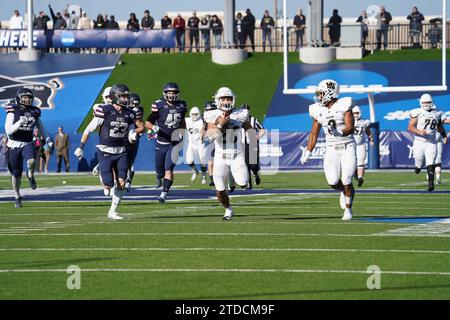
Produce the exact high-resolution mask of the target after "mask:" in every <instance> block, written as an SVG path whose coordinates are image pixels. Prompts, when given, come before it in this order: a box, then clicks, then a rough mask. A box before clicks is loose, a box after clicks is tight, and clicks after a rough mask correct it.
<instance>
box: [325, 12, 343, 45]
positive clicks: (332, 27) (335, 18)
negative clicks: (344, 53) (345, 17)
mask: <svg viewBox="0 0 450 320" xmlns="http://www.w3.org/2000/svg"><path fill="white" fill-rule="evenodd" d="M341 23H342V18H341V16H340V15H339V11H338V9H333V15H332V16H331V17H330V20H328V34H329V36H330V40H331V45H332V46H334V45H338V44H339V40H340V38H341Z"/></svg>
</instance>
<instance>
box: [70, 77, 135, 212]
mask: <svg viewBox="0 0 450 320" xmlns="http://www.w3.org/2000/svg"><path fill="white" fill-rule="evenodd" d="M129 96H130V90H129V89H128V87H127V86H126V85H124V84H116V85H114V86H112V88H111V92H110V98H111V104H105V105H100V106H98V107H97V109H96V110H95V111H94V115H95V116H94V118H93V119H92V120H91V122H90V123H89V125H88V126H87V128H86V129H85V130H84V133H83V136H82V137H81V142H80V146H79V147H78V148H77V149H76V150H75V152H74V154H75V156H77V157H78V158H79V159H81V158H82V157H83V155H84V152H83V148H84V146H85V144H86V142H87V140H88V138H89V134H90V133H91V132H93V131H95V130H96V129H97V128H100V130H99V144H98V145H97V155H98V160H99V169H100V177H101V181H102V183H103V186H104V193H105V195H110V196H111V197H112V202H111V208H110V209H109V212H108V218H109V219H112V220H121V219H123V218H122V217H121V216H120V215H119V214H118V213H117V207H118V205H119V203H120V201H121V200H122V197H123V195H124V192H125V183H126V178H127V170H128V165H129V160H128V153H127V150H126V146H127V143H126V140H127V139H128V140H129V141H130V142H131V143H135V142H136V140H137V136H138V134H139V133H140V132H143V131H144V127H143V126H142V123H141V122H139V121H136V119H135V114H134V112H133V111H131V110H129V109H128V105H129ZM133 124H134V125H135V128H136V130H133V129H131V130H130V127H131V126H132V125H133Z"/></svg>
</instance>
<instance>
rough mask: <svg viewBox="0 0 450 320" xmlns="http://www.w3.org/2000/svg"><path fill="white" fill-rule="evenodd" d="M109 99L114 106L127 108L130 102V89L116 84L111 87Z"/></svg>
mask: <svg viewBox="0 0 450 320" xmlns="http://www.w3.org/2000/svg"><path fill="white" fill-rule="evenodd" d="M109 97H110V98H111V101H112V103H113V104H117V105H119V106H121V107H127V106H128V105H129V100H130V89H129V88H128V87H127V86H126V85H124V84H115V85H113V86H112V87H111V91H110V93H109Z"/></svg>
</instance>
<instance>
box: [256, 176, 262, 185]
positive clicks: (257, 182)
mask: <svg viewBox="0 0 450 320" xmlns="http://www.w3.org/2000/svg"><path fill="white" fill-rule="evenodd" d="M255 183H256V185H257V186H259V184H260V183H261V178H260V177H259V174H255Z"/></svg>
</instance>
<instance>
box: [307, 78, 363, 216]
mask: <svg viewBox="0 0 450 320" xmlns="http://www.w3.org/2000/svg"><path fill="white" fill-rule="evenodd" d="M338 95H339V84H338V83H337V82H336V81H334V80H331V79H327V80H323V81H321V82H320V83H319V85H318V86H317V89H316V94H315V97H314V100H315V102H316V103H314V104H312V105H310V106H309V115H310V116H311V118H312V119H313V124H312V128H311V133H310V134H309V137H308V145H307V147H306V150H305V151H304V152H303V154H302V157H301V159H300V162H301V164H305V163H306V162H307V161H308V159H309V157H310V155H311V151H312V150H313V149H314V147H315V146H316V142H317V138H318V136H319V133H320V128H322V127H323V129H324V131H325V141H326V151H325V156H324V164H323V169H324V171H325V177H326V179H327V182H328V184H329V185H330V186H331V187H332V188H333V189H334V190H336V191H340V192H341V196H340V205H341V208H342V209H344V215H343V216H342V220H344V221H345V220H351V219H352V216H353V213H352V204H353V198H354V195H355V189H354V188H353V183H352V177H353V174H354V173H355V170H356V146H355V140H354V138H353V132H354V129H355V127H354V123H355V121H354V117H353V113H352V109H353V107H354V101H353V99H352V98H350V97H345V98H341V99H338ZM340 176H341V177H340Z"/></svg>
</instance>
